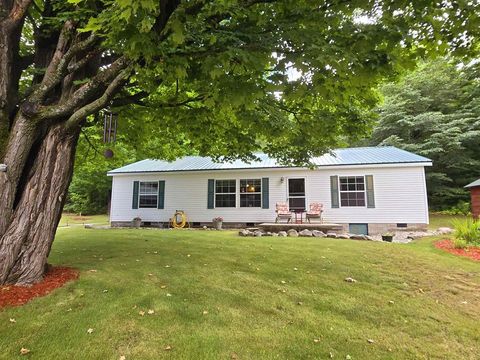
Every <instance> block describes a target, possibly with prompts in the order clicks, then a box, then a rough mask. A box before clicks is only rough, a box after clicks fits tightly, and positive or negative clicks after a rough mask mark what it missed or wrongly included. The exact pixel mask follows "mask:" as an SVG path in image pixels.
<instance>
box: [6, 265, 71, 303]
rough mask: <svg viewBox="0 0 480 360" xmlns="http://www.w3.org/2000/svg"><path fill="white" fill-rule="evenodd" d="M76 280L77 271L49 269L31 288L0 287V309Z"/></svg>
mask: <svg viewBox="0 0 480 360" xmlns="http://www.w3.org/2000/svg"><path fill="white" fill-rule="evenodd" d="M77 278H78V271H77V270H74V269H71V268H68V267H61V266H58V267H51V268H50V269H49V271H48V272H47V274H46V275H45V277H44V279H43V280H42V281H41V282H39V283H38V284H35V285H32V286H16V285H10V286H0V308H2V307H5V306H18V305H23V304H25V303H27V302H28V301H30V300H32V299H33V298H36V297H38V296H45V295H47V294H48V293H50V292H51V291H52V290H55V289H56V288H59V287H61V286H63V285H64V284H65V283H66V282H68V281H71V280H75V279H77Z"/></svg>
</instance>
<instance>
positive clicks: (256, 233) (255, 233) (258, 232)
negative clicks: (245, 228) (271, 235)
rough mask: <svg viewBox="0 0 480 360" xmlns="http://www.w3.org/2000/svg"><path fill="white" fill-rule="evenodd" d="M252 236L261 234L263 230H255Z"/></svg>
mask: <svg viewBox="0 0 480 360" xmlns="http://www.w3.org/2000/svg"><path fill="white" fill-rule="evenodd" d="M253 236H263V232H261V231H260V230H257V231H255V232H254V233H253Z"/></svg>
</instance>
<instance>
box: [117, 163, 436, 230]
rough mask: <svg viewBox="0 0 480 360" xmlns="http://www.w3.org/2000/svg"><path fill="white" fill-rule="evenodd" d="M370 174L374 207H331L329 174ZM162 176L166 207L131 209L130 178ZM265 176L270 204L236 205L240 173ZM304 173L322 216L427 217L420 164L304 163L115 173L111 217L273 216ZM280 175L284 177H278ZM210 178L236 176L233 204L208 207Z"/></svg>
mask: <svg viewBox="0 0 480 360" xmlns="http://www.w3.org/2000/svg"><path fill="white" fill-rule="evenodd" d="M366 174H368V175H372V176H373V179H374V183H375V208H367V207H340V208H334V209H332V207H331V196H330V176H332V175H336V176H338V177H342V176H365V175H366ZM159 177H161V178H162V179H165V189H166V191H165V209H153V208H152V209H132V206H131V203H132V182H133V181H157V179H158V178H159ZM263 177H267V178H269V200H270V201H269V202H270V204H271V206H270V208H269V209H262V208H261V207H240V206H239V205H238V204H239V196H240V195H239V191H238V189H239V184H240V180H241V179H259V178H263ZM299 177H304V178H305V179H306V181H305V187H306V198H307V206H308V203H310V202H320V203H322V204H323V205H324V214H323V217H324V220H325V222H329V221H330V222H336V223H361V224H364V223H428V209H427V198H426V188H425V179H424V167H423V166H418V165H413V164H412V165H410V166H405V165H400V166H381V165H380V166H377V167H375V166H372V167H367V166H363V167H362V166H357V167H355V166H351V167H346V166H344V167H324V168H320V169H316V170H308V169H281V168H280V169H252V170H217V171H205V172H203V171H192V172H170V173H168V172H166V173H161V174H160V173H157V174H154V173H152V174H119V175H114V176H113V185H112V204H111V215H110V219H111V221H131V220H132V219H133V218H134V217H136V216H139V217H140V218H142V220H144V221H162V222H168V219H169V218H170V217H172V215H173V214H174V212H175V210H177V209H179V210H184V211H185V212H186V214H187V217H188V219H189V221H191V222H210V221H211V220H212V218H214V217H216V216H222V217H223V218H224V221H225V222H227V223H228V222H238V223H246V222H255V223H258V222H273V221H274V220H275V203H276V202H279V201H287V197H288V181H287V179H288V178H299ZM282 178H283V181H282ZM208 179H215V180H222V179H224V180H232V179H235V180H236V184H237V185H236V186H237V199H236V205H237V207H232V208H215V209H207V197H208V196H207V191H208Z"/></svg>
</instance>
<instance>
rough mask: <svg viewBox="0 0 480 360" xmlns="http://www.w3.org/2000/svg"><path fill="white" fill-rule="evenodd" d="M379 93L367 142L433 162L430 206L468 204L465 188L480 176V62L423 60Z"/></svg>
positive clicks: (430, 177)
mask: <svg viewBox="0 0 480 360" xmlns="http://www.w3.org/2000/svg"><path fill="white" fill-rule="evenodd" d="M382 93H383V95H384V103H383V105H382V106H381V107H380V108H379V121H378V124H377V125H376V126H375V128H374V131H373V134H372V140H371V143H372V144H374V145H395V146H397V147H400V148H403V149H405V150H409V151H413V152H415V153H417V154H420V155H424V156H426V157H428V158H430V159H432V160H433V167H432V168H430V169H427V181H428V190H429V198H430V203H431V205H432V206H433V208H436V209H443V208H448V207H452V206H454V205H457V203H458V202H459V201H468V199H469V195H468V191H466V190H465V189H464V188H463V186H465V185H466V184H468V183H469V182H471V181H473V180H475V179H477V178H479V177H480V64H479V63H478V62H472V63H470V64H469V65H467V66H460V65H458V64H455V63H454V62H453V61H447V60H445V59H438V60H436V61H432V62H426V63H424V64H422V65H421V66H420V67H419V68H418V69H417V70H416V71H414V72H412V73H410V74H408V75H407V76H405V77H404V78H403V79H402V80H401V81H400V82H399V83H396V84H395V83H392V84H388V85H385V86H383V87H382Z"/></svg>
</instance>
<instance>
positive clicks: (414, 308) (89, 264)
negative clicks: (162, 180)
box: [0, 227, 480, 360]
mask: <svg viewBox="0 0 480 360" xmlns="http://www.w3.org/2000/svg"><path fill="white" fill-rule="evenodd" d="M433 241H434V239H423V240H419V241H416V242H414V243H411V244H408V245H402V244H390V243H381V242H364V241H353V240H340V239H339V240H337V239H317V238H279V237H260V238H243V237H239V236H237V235H236V233H235V232H232V231H221V232H219V231H202V230H196V231H188V230H183V231H182V230H146V229H141V230H134V229H128V230H117V229H114V230H100V229H98V230H92V229H83V228H80V227H76V228H62V229H59V230H58V232H57V239H56V241H55V244H54V247H53V250H52V254H51V257H50V262H51V263H53V264H56V265H68V266H73V267H75V268H77V269H79V270H80V272H81V274H80V279H79V280H78V281H76V282H72V283H69V284H67V285H66V286H65V287H63V288H61V289H57V290H56V291H54V292H53V293H51V294H50V295H48V296H46V297H43V298H38V299H35V300H33V301H32V302H30V303H28V304H27V305H25V306H22V307H16V308H4V309H3V310H0V324H1V325H0V357H1V358H2V359H16V358H19V359H20V358H22V359H25V358H31V359H117V360H118V359H120V357H121V356H122V355H123V356H125V357H126V359H127V360H128V359H329V358H330V357H331V356H333V358H334V359H346V358H348V356H349V357H350V358H351V359H478V356H479V354H480V326H479V324H480V263H478V262H477V263H476V262H474V261H471V260H468V259H464V258H457V257H454V256H452V255H450V254H448V253H444V252H442V251H440V250H437V249H435V248H434V247H433V245H432V242H433ZM90 270H96V271H95V272H92V271H90ZM346 277H352V278H354V279H355V280H357V282H356V283H348V282H346V281H345V280H344V279H345V278H346ZM392 302H393V303H392ZM149 309H152V310H154V311H155V313H154V314H151V315H149V314H148V313H147V311H148V310H149ZM140 311H145V315H144V316H141V315H140V314H139V312H140ZM10 318H14V319H15V320H16V323H11V322H10V321H9V319H10ZM89 328H92V329H93V332H92V333H91V334H88V333H87V330H88V329H89ZM369 340H370V341H373V342H369ZM22 347H25V348H28V349H30V350H31V352H30V354H28V355H26V356H21V355H19V350H20V348H22ZM166 347H170V348H171V350H165V348H166Z"/></svg>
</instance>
